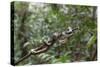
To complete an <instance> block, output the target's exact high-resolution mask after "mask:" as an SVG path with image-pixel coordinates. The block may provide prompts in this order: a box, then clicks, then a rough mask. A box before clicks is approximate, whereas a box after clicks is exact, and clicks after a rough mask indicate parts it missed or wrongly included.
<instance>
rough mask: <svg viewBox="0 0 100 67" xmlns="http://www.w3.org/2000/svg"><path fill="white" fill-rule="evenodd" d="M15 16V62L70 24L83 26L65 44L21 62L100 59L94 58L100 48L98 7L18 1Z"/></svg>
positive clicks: (57, 45) (43, 62)
mask: <svg viewBox="0 0 100 67" xmlns="http://www.w3.org/2000/svg"><path fill="white" fill-rule="evenodd" d="M14 15H15V19H14V46H15V47H14V50H15V51H14V52H15V57H14V59H15V61H18V59H20V58H21V57H23V56H24V55H25V54H27V52H28V51H29V50H30V49H32V48H36V47H38V46H41V44H40V43H41V42H42V39H45V40H46V39H47V38H48V37H50V36H52V34H53V33H54V32H62V31H64V30H66V28H67V27H68V26H71V27H72V28H75V27H79V30H78V31H76V32H75V33H74V35H73V36H72V37H70V38H69V39H68V41H67V42H66V43H65V44H64V45H61V44H60V43H55V44H54V45H53V46H52V47H51V48H50V49H49V50H48V51H47V52H45V53H41V54H39V55H35V56H34V55H32V56H31V57H29V58H27V59H26V60H25V61H23V62H21V63H20V64H19V65H25V64H26V65H29V64H51V63H66V62H73V61H87V60H90V59H92V61H94V60H96V59H93V58H92V57H91V55H93V54H94V51H93V50H94V49H95V50H97V42H96V41H97V35H96V34H97V20H96V18H97V17H96V16H94V15H96V7H95V6H80V5H61V4H43V3H27V2H15V13H14ZM27 42H29V44H27V45H26V44H25V43H27ZM94 47H95V48H94ZM95 58H97V56H95Z"/></svg>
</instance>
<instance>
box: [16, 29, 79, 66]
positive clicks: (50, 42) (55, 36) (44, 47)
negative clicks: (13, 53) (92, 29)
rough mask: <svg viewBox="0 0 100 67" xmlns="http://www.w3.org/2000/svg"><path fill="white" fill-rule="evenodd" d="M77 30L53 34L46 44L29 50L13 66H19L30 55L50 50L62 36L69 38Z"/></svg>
mask: <svg viewBox="0 0 100 67" xmlns="http://www.w3.org/2000/svg"><path fill="white" fill-rule="evenodd" d="M77 29H78V28H75V29H68V30H67V31H64V32H61V33H54V34H53V36H52V37H51V38H50V40H48V41H47V42H45V41H43V43H42V44H41V46H40V47H37V48H35V49H31V50H30V51H29V53H28V54H27V55H25V56H24V57H22V58H21V59H19V60H18V61H17V62H15V65H17V64H19V63H20V62H22V61H23V60H25V59H27V58H28V57H30V56H31V55H37V54H40V53H44V52H46V51H47V50H48V49H49V48H50V46H52V45H53V44H54V43H55V42H56V41H57V40H58V39H59V38H61V37H62V36H65V35H67V36H69V35H70V34H72V33H73V32H74V31H75V30H77ZM71 36H72V35H71ZM69 37H70V36H69Z"/></svg>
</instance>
